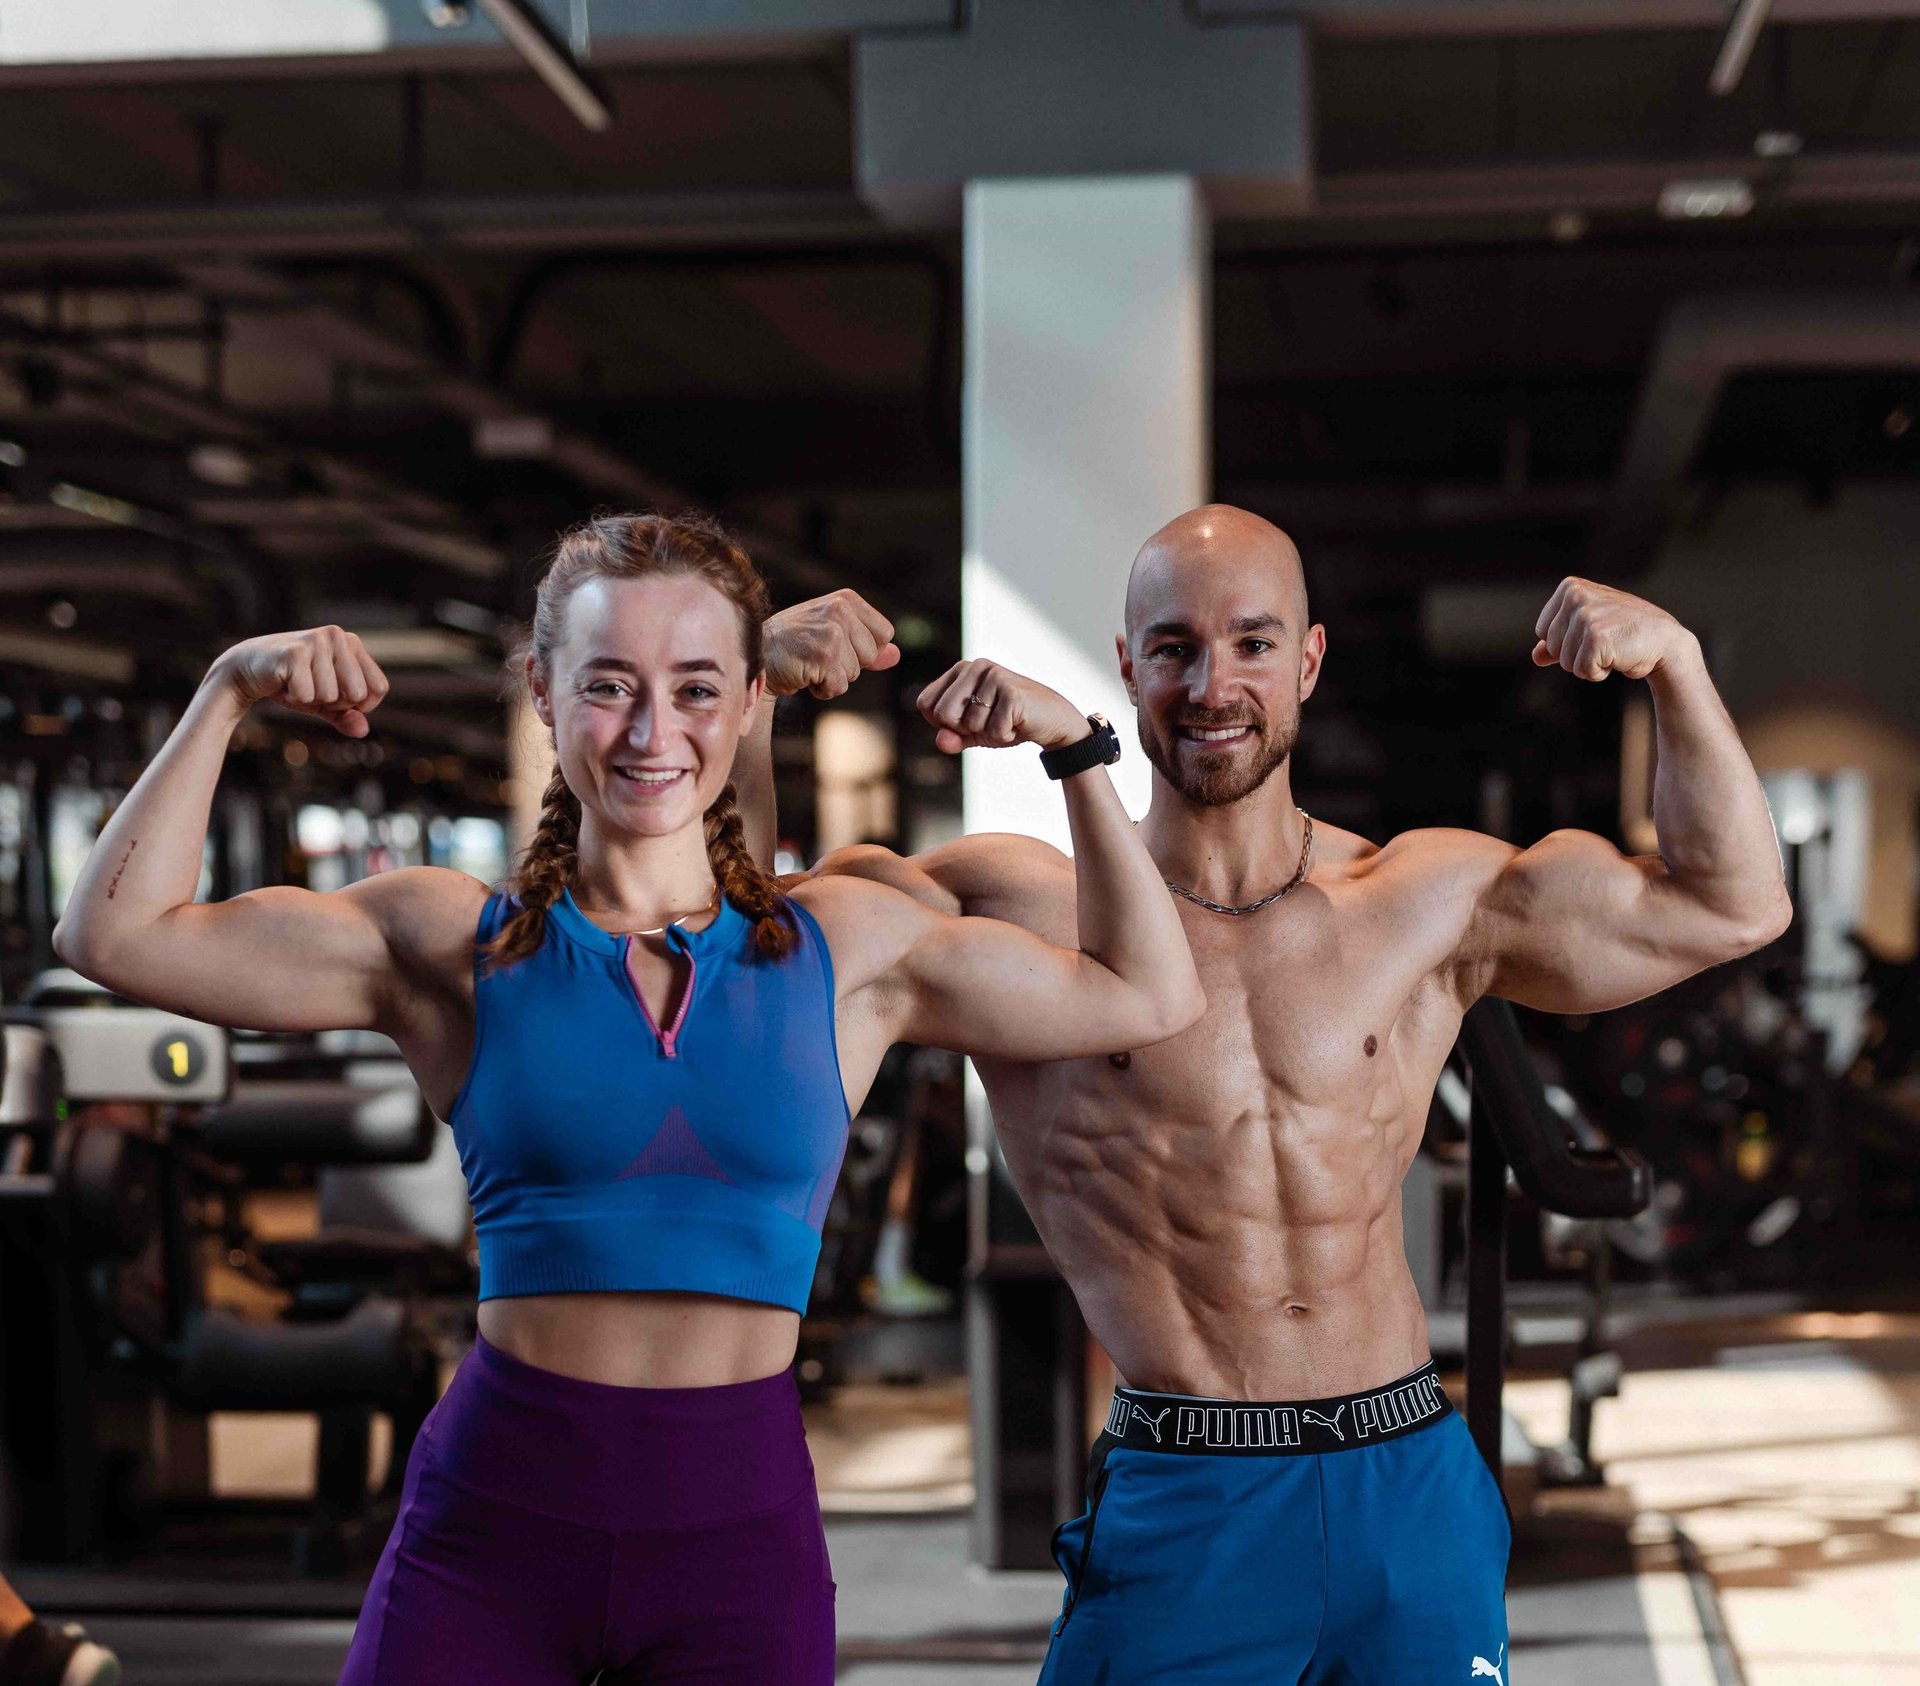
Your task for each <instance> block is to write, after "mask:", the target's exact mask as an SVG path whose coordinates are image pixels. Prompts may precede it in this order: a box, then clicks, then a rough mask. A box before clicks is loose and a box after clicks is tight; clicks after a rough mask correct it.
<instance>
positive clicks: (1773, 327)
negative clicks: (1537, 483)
mask: <svg viewBox="0 0 1920 1686" xmlns="http://www.w3.org/2000/svg"><path fill="white" fill-rule="evenodd" d="M1916 368H1920V296H1916V295H1915V294H1914V293H1911V292H1906V291H1899V292H1896V291H1892V290H1886V291H1872V292H1867V291H1844V292H1842V291H1820V292H1770V293H1717V294H1705V295H1703V296H1701V297H1699V298H1694V299H1687V300H1684V301H1682V302H1681V303H1680V304H1678V305H1675V306H1674V308H1673V309H1672V310H1670V311H1669V312H1668V313H1667V317H1666V320H1665V321H1664V322H1663V323H1662V324H1661V327H1660V337H1659V339H1658V341H1657V342H1656V343H1655V346H1654V350H1653V357H1652V359H1651V361H1650V362H1649V363H1648V365H1647V373H1646V377H1645V379H1644V380H1643V381H1642V382H1641V385H1640V393H1639V396H1638V398H1637V399H1636V400H1635V402H1634V410H1633V421H1632V424H1631V426H1630V427H1629V429H1628V433H1627V445H1626V449H1625V451H1624V452H1623V453H1622V455H1621V459H1620V469H1619V472H1618V473H1617V475H1616V476H1615V477H1614V482H1613V487H1612V490H1611V492H1610V493H1609V495H1608V498H1607V504H1606V512H1605V514H1604V516H1603V517H1602V519H1601V523H1600V529H1599V532H1598V533H1597V534H1596V536H1595V539H1594V543H1593V549H1592V552H1591V555H1590V558H1589V562H1588V568H1589V571H1590V572H1592V573H1593V574H1594V575H1595V576H1596V577H1598V578H1600V579H1611V578H1619V577H1622V576H1625V575H1630V574H1633V573H1637V572H1638V571H1639V570H1641V569H1642V568H1644V567H1646V566H1647V565H1648V564H1649V563H1650V562H1651V561H1652V560H1653V555H1654V552H1655V550H1656V549H1657V548H1658V547H1659V544H1660V541H1661V539H1662V537H1663V536H1664V535H1665V533H1666V532H1667V530H1668V528H1669V527H1670V526H1671V525H1672V523H1673V521H1674V518H1675V516H1676V515H1677V514H1678V513H1679V510H1680V504H1681V498H1682V493H1683V491H1684V488H1685V481H1686V476H1687V472H1688V470H1689V469H1690V468H1691V467H1692V465H1693V461H1694V458H1695V457H1696V456H1697V455H1698V453H1699V450H1700V445H1701V443H1702V441H1703V440H1704V439H1705V437H1706V433H1707V428H1708V426H1709V425H1710V424H1711V422H1712V420H1713V417H1714V414H1715V412H1716V411H1717V410H1718V409H1719V407H1720V398H1721V394H1722V393H1723V391H1724V390H1725V388H1726V385H1727V382H1728V381H1729V380H1730V379H1731V378H1732V377H1733V376H1735V375H1737V374H1739V373H1741V372H1742V371H1744V370H1748V369H1769V370H1793V369H1916Z"/></svg>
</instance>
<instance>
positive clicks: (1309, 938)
mask: <svg viewBox="0 0 1920 1686" xmlns="http://www.w3.org/2000/svg"><path fill="white" fill-rule="evenodd" d="M1008 911H1009V913H1016V912H1017V916H1018V917H1019V918H1020V922H1021V923H1024V924H1028V925H1029V927H1030V928H1033V929H1036V930H1038V931H1039V932H1040V934H1042V935H1044V936H1046V937H1047V938H1048V939H1049V940H1050V941H1053V942H1057V943H1062V944H1065V945H1067V946H1072V944H1073V942H1074V918H1073V910H1072V908H1071V906H1068V905H1064V904H1051V903H1047V904H1035V905H1029V906H1026V907H1022V908H1019V909H1017V910H1014V909H1009V910H1008ZM1181 914H1182V921H1183V923H1184V926H1185V929H1186V933H1187V940H1188V944H1189V946H1190V947H1191V949H1192V951H1193V957H1194V963H1195V966H1196V967H1197V969H1198V971H1199V974H1200V981H1201V984H1202V986H1203V988H1204V989H1205V991H1206V996H1207V1011H1206V1013H1205V1014H1204V1016H1203V1017H1202V1018H1201V1019H1200V1021H1199V1022H1198V1023H1197V1024H1195V1025H1193V1026H1192V1027H1191V1028H1189V1029H1188V1030H1185V1031H1183V1032H1181V1033H1180V1034H1179V1035H1178V1036H1174V1037H1171V1038H1169V1039H1168V1040H1166V1041H1164V1042H1161V1043H1157V1044H1155V1045H1154V1046H1152V1047H1148V1048H1139V1049H1134V1050H1132V1051H1131V1052H1129V1053H1125V1054H1116V1055H1111V1056H1107V1057H1105V1058H1100V1059H1092V1060H1073V1061H1065V1062H1061V1063H1059V1064H1057V1065H1050V1066H1047V1067H1044V1068H1039V1069H1037V1070H1036V1071H1035V1072H1034V1074H1033V1076H1034V1079H1035V1080H1036V1081H1037V1082H1039V1083H1040V1085H1041V1086H1042V1087H1043V1088H1044V1089H1046V1090H1048V1091H1050V1092H1051V1093H1050V1094H1049V1095H1048V1099H1049V1100H1050V1101H1052V1102H1053V1103H1054V1104H1056V1105H1058V1104H1061V1103H1066V1102H1070V1101H1071V1100H1074V1099H1076V1098H1079V1099H1085V1100H1088V1101H1096V1102H1101V1103H1107V1104H1120V1105H1126V1106H1129V1107H1135V1106H1137V1107H1139V1108H1141V1109H1143V1110H1145V1111H1148V1112H1150V1113H1152V1114H1154V1115H1156V1116H1158V1117H1160V1118H1162V1119H1175V1118H1183V1117H1184V1118H1191V1119H1212V1120H1217V1121H1222V1122H1224V1121H1228V1120H1231V1119H1233V1118H1236V1117H1246V1116H1247V1115H1248V1114H1255V1115H1258V1116H1261V1117H1266V1118H1273V1117H1277V1116H1286V1115H1289V1114H1294V1113H1298V1112H1302V1111H1305V1112H1314V1113H1319V1112H1326V1111H1331V1112H1336V1113H1341V1114H1348V1115H1351V1114H1353V1113H1356V1112H1358V1113H1371V1112H1375V1111H1377V1110H1379V1109H1381V1108H1382V1107H1386V1108H1389V1109H1392V1108H1397V1107H1398V1106H1399V1105H1400V1104H1402V1102H1403V1100H1404V1099H1405V1098H1406V1097H1407V1096H1408V1094H1409V1092H1410V1090H1411V1089H1418V1088H1419V1087H1420V1085H1421V1084H1423V1083H1424V1084H1425V1086H1426V1091H1427V1092H1430V1091H1431V1086H1432V1080H1433V1077H1434V1075H1435V1074H1436V1073H1437V1071H1438V1068H1439V1064H1440V1062H1441V1061H1442V1060H1444V1058H1445V1057H1446V1051H1447V1049H1448V1047H1450V1046H1451V1044H1452V1040H1453V1036H1454V1033H1455V1031H1456V1029H1457V1027H1458V1020H1459V1013H1458V1009H1457V1007H1455V1006H1453V1005H1452V1003H1451V998H1450V996H1449V994H1448V992H1447V991H1446V989H1445V988H1444V986H1443V983H1442V981H1441V980H1440V978H1439V977H1438V976H1437V974H1436V968H1435V965H1434V961H1433V958H1432V956H1430V955H1428V954H1426V953H1425V952H1424V951H1423V945H1422V943H1421V941H1420V938H1419V934H1418V932H1417V930H1415V931H1397V930H1396V920H1395V916H1394V910H1393V909H1392V908H1391V906H1385V905H1382V902H1381V900H1380V899H1379V898H1369V897H1368V896H1367V895H1366V894H1365V893H1364V892H1356V891H1354V890H1353V889H1352V888H1351V887H1342V888H1341V889H1339V890H1336V891H1334V892H1333V893H1328V892H1325V891H1321V890H1318V889H1315V888H1309V890H1307V891H1306V892H1305V893H1303V894H1302V895H1301V896H1300V897H1299V898H1298V899H1297V900H1296V899H1294V898H1289V900H1288V901H1287V902H1284V903H1280V904H1277V905H1276V906H1274V907H1272V908H1268V909H1265V910H1263V911H1262V912H1260V913H1258V914H1251V915H1247V916H1245V917H1243V918H1234V917H1231V916H1227V915H1221V914H1216V913H1212V912H1209V911H1207V910H1205V909H1201V908H1196V907H1183V908H1182V910H1181ZM1002 916H1003V917H1004V916H1006V915H1004V914H1003V915H1002ZM1036 1098H1038V1097H1036ZM1414 1098H1415V1099H1417V1101H1418V1104H1419V1105H1420V1106H1421V1107H1422V1108H1424V1105H1425V1098H1426V1096H1425V1093H1422V1094H1420V1095H1418V1096H1417V1097H1414Z"/></svg>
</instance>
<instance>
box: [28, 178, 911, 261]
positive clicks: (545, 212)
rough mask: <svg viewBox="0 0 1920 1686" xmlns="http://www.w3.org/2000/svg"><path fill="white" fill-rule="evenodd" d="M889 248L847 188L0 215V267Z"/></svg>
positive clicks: (396, 197)
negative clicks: (214, 257)
mask: <svg viewBox="0 0 1920 1686" xmlns="http://www.w3.org/2000/svg"><path fill="white" fill-rule="evenodd" d="M823 240H829V241H847V242H856V241H890V242H893V243H897V241H898V236H897V235H893V234H890V233H889V232H888V231H887V230H886V229H885V228H884V227H882V225H881V224H880V223H879V222H878V221H877V220H876V219H875V217H874V215H873V213H872V212H871V211H870V210H868V209H867V207H866V206H865V204H863V203H862V202H861V200H860V199H859V197H858V196H857V195H856V194H855V193H854V192H853V191H852V190H851V189H844V188H780V187H773V188H735V189H731V190H726V191H712V192H668V193H660V192H655V193H636V192H621V191H609V192H596V191H577V190H576V191H574V192H555V193H543V194H538V195H532V194H521V193H397V194H393V195H389V196H383V197H381V198H377V199H355V198H350V197H341V198H326V199H282V198H221V199H213V200H208V199H162V200H125V201H117V202H109V203H93V204H88V205H82V206H65V207H61V208H58V209H48V208H41V207H35V208H33V209H18V208H12V209H8V210H5V211H0V263H6V262H12V261H18V262H23V263H37V262H45V261H53V260H75V259H86V258H104V259H110V260H112V261H114V262H125V261H126V260H128V259H131V258H139V257H158V258H166V257H177V256H181V255H183V254H205V253H209V252H219V253H222V254H225V255H231V256H236V257H266V256H280V257H297V256H301V255H303V254H309V253H319V254H321V255H324V256H326V257H345V256H354V257H360V256H366V255H369V254H375V253H383V252H410V251H420V252H430V251H443V250H447V249H457V250H461V251H509V252H510V251H549V250H551V249H553V248H555V247H594V248H596V249H602V250H614V249H621V250H624V249H646V248H655V247H680V246H696V247H716V248H717V247H735V246H762V245H788V244H793V243H796V242H818V241H823Z"/></svg>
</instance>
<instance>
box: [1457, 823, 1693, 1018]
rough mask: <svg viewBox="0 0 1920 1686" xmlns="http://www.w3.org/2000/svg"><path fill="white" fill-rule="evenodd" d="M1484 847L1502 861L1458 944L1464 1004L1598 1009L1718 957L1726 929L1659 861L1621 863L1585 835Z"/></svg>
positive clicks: (1622, 858) (1654, 989) (1619, 856)
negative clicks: (1486, 998) (1480, 1000)
mask: <svg viewBox="0 0 1920 1686" xmlns="http://www.w3.org/2000/svg"><path fill="white" fill-rule="evenodd" d="M1483 841H1484V842H1486V843H1487V844H1489V845H1491V846H1492V847H1493V849H1495V850H1497V851H1499V852H1500V858H1499V859H1498V861H1497V862H1490V863H1489V864H1490V866H1491V870H1489V871H1488V872H1487V874H1486V879H1485V883H1484V886H1483V887H1482V888H1481V889H1480V891H1479V893H1478V895H1477V897H1476V900H1475V905H1474V909H1473V913H1472V917H1471V919H1470V920H1469V922H1468V926H1467V930H1466V934H1465V939H1464V941H1463V943H1462V946H1461V954H1460V959H1461V962H1462V965H1461V972H1462V976H1463V979H1465V980H1466V985H1467V987H1466V990H1465V993H1467V994H1468V995H1469V996H1474V995H1497V996H1500V997H1502V998H1504V999H1506V1000H1509V1001H1515V1002H1518V1003H1519V1004H1520V1005H1522V1006H1525V1007H1534V1008H1538V1009H1539V1010H1540V1011H1542V1012H1548V1013H1596V1012H1604V1011H1606V1010H1608V1009H1609V1008H1613V1007H1622V1006H1625V1005H1626V1004H1627V1003H1629V1002H1632V1001H1638V1000H1641V999H1643V998H1644V997H1646V996H1649V995H1654V994H1657V993H1658V992H1659V991H1661V990H1663V989H1668V988H1671V987H1672V986H1673V985H1674V984H1677V983H1679V982H1680V981H1681V980H1682V979H1683V978H1688V977H1691V976H1692V975H1693V974H1694V973H1695V972H1699V971H1702V970H1704V969H1705V968H1706V967H1708V966H1711V965H1714V964H1716V963H1718V962H1720V961H1722V960H1725V959H1726V958H1727V955H1728V932H1727V928H1726V921H1725V920H1724V919H1723V918H1722V917H1720V916H1719V915H1717V914H1715V913H1714V912H1713V911H1712V910H1711V909H1710V908H1709V907H1707V906H1706V905H1704V904H1703V903H1702V902H1701V901H1700V899H1699V898H1698V897H1697V896H1695V895H1692V894H1690V893H1688V892H1687V891H1686V890H1685V889H1684V888H1683V887H1682V886H1680V885H1679V884H1678V883H1676V881H1675V880H1674V877H1673V875H1672V874H1671V873H1670V872H1669V870H1668V868H1667V866H1666V863H1665V862H1664V861H1662V860H1661V859H1660V857H1659V856H1658V855H1627V854H1624V853H1622V852H1621V851H1620V850H1619V849H1617V848H1616V847H1615V846H1614V845H1613V844H1612V843H1610V842H1608V841H1607V839H1606V838H1604V837H1600V836H1597V835H1595V834H1594V833H1592V832H1587V831H1556V832H1553V833H1550V834H1549V835H1548V836H1546V837H1543V838H1542V839H1541V840H1540V841H1539V842H1538V843H1536V844H1534V845H1533V847H1532V848H1530V849H1515V848H1513V847H1512V846H1511V845H1508V844H1502V843H1497V842H1495V841H1494V840H1493V839H1484V840H1483Z"/></svg>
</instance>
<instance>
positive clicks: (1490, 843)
mask: <svg viewBox="0 0 1920 1686" xmlns="http://www.w3.org/2000/svg"><path fill="white" fill-rule="evenodd" d="M1518 853H1519V850H1518V849H1516V848H1515V847H1514V845H1513V844H1511V843H1508V842H1505V841H1503V840H1502V839H1500V838H1498V837H1490V836H1488V835H1487V834H1486V833H1485V832H1484V831H1468V830H1466V829H1465V828H1464V827H1459V826H1437V825H1436V826H1420V827H1418V828H1416V829H1415V830H1412V831H1402V832H1397V833H1396V834H1395V835H1394V836H1392V837H1390V838H1388V839H1387V841H1386V842H1385V843H1382V844H1380V845H1379V846H1378V847H1372V848H1370V849H1369V850H1368V851H1367V852H1366V853H1365V854H1363V855H1361V856H1359V857H1357V858H1356V859H1355V860H1354V861H1353V863H1352V871H1353V875H1354V876H1355V877H1357V878H1366V877H1376V878H1380V879H1383V880H1389V879H1390V880H1395V881H1405V880H1409V879H1419V880H1421V881H1423V882H1427V883H1433V882H1436V881H1437V882H1441V883H1447V884H1458V885H1460V886H1462V887H1471V886H1474V885H1484V884H1485V883H1486V882H1488V881H1489V880H1491V879H1493V878H1494V877H1496V876H1498V874H1499V872H1500V869H1501V868H1502V867H1503V866H1505V865H1506V863H1507V862H1508V861H1510V860H1512V859H1513V857H1514V856H1515V855H1516V854H1518Z"/></svg>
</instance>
